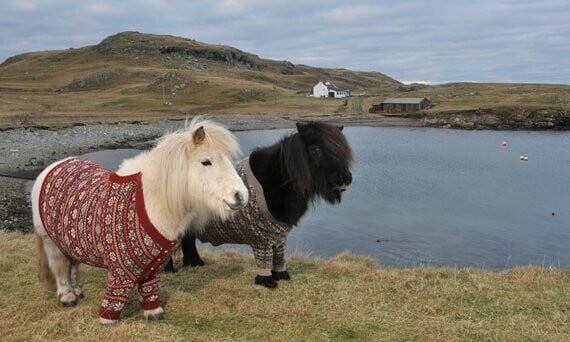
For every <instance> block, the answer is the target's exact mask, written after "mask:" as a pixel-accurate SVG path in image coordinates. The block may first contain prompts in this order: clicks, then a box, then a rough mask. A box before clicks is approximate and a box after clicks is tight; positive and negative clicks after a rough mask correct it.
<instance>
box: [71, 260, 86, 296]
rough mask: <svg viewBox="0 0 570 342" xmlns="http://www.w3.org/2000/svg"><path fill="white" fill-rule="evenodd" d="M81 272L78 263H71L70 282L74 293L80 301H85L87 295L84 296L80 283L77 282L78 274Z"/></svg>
mask: <svg viewBox="0 0 570 342" xmlns="http://www.w3.org/2000/svg"><path fill="white" fill-rule="evenodd" d="M78 271H79V263H78V262H77V261H72V262H71V270H70V273H69V280H71V287H72V288H73V293H75V295H76V296H77V298H78V299H83V298H84V297H85V295H84V294H83V290H82V289H81V286H79V283H78V282H77V273H78Z"/></svg>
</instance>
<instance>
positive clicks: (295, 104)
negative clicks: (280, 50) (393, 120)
mask: <svg viewBox="0 0 570 342" xmlns="http://www.w3.org/2000/svg"><path fill="white" fill-rule="evenodd" d="M284 57H286V56H284ZM319 80H322V81H327V80H328V81H331V82H333V83H335V84H336V85H338V86H340V87H342V88H347V89H350V90H351V91H352V95H353V97H351V98H350V99H348V100H340V99H316V98H312V97H309V96H308V94H309V92H310V91H311V89H312V87H313V85H314V84H316V83H317V82H318V81H319ZM389 96H396V97H423V96H426V97H429V98H430V99H431V100H432V102H433V104H434V106H433V107H432V108H431V109H429V110H427V111H426V114H427V115H428V116H432V117H437V116H445V115H449V114H456V113H475V114H477V113H488V112H492V113H494V114H497V115H510V114H518V113H523V114H524V113H526V112H539V114H538V115H541V114H540V111H549V112H553V111H554V112H556V113H559V112H563V113H562V115H563V116H570V114H567V113H568V112H570V86H568V85H540V84H477V83H454V84H445V85H439V86H426V85H418V84H415V85H411V86H406V85H403V84H401V83H400V82H398V81H396V80H394V79H392V78H390V77H388V76H386V75H384V74H382V73H379V72H361V71H351V70H345V69H324V68H314V67H310V66H306V65H295V64H292V63H290V62H288V61H274V60H268V59H263V58H261V57H259V56H256V55H253V54H251V53H248V52H244V51H241V50H238V49H236V48H233V47H229V46H222V45H211V44H206V43H202V42H198V41H195V40H192V39H186V38H180V37H173V36H159V35H152V34H142V33H138V32H123V33H119V34H116V35H113V36H110V37H107V38H105V39H104V40H103V41H101V42H100V43H99V44H97V45H93V46H86V47H83V48H79V49H68V50H62V51H42V52H31V53H26V54H22V55H18V56H14V57H11V58H8V59H7V60H6V61H4V63H2V64H1V65H0V128H6V127H17V126H20V125H34V124H35V125H59V124H69V123H74V122H90V121H103V122H105V121H117V120H153V119H158V118H173V117H178V118H179V117H184V116H186V115H187V114H204V113H213V114H235V113H237V114H273V115H320V114H327V115H330V114H361V113H366V112H367V111H368V108H369V107H370V106H371V104H372V103H373V102H376V101H380V100H383V99H384V98H386V97H389ZM557 115H558V114H557Z"/></svg>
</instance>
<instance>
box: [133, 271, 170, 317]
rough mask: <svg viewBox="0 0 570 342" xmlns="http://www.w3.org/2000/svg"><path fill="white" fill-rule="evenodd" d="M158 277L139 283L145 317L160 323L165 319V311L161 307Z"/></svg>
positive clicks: (140, 299)
mask: <svg viewBox="0 0 570 342" xmlns="http://www.w3.org/2000/svg"><path fill="white" fill-rule="evenodd" d="M159 281H160V278H159V276H158V275H155V276H154V277H153V278H151V279H149V280H147V281H145V282H143V283H139V295H140V298H139V301H140V304H141V308H142V309H143V315H144V317H145V318H146V319H148V320H149V321H160V320H162V319H164V310H163V309H162V307H161V306H160V294H159V290H160V288H159Z"/></svg>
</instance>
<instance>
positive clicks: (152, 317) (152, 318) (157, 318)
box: [146, 313, 164, 321]
mask: <svg viewBox="0 0 570 342" xmlns="http://www.w3.org/2000/svg"><path fill="white" fill-rule="evenodd" d="M146 319H148V320H149V321H162V320H163V319H164V313H159V314H156V315H149V316H148V317H147V318H146Z"/></svg>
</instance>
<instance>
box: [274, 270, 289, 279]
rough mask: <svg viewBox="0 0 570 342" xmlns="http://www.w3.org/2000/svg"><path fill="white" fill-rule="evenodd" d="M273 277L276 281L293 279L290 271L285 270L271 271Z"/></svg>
mask: <svg viewBox="0 0 570 342" xmlns="http://www.w3.org/2000/svg"><path fill="white" fill-rule="evenodd" d="M271 278H273V279H274V280H275V281H279V280H291V276H290V275H289V272H287V271H283V272H276V271H271Z"/></svg>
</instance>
